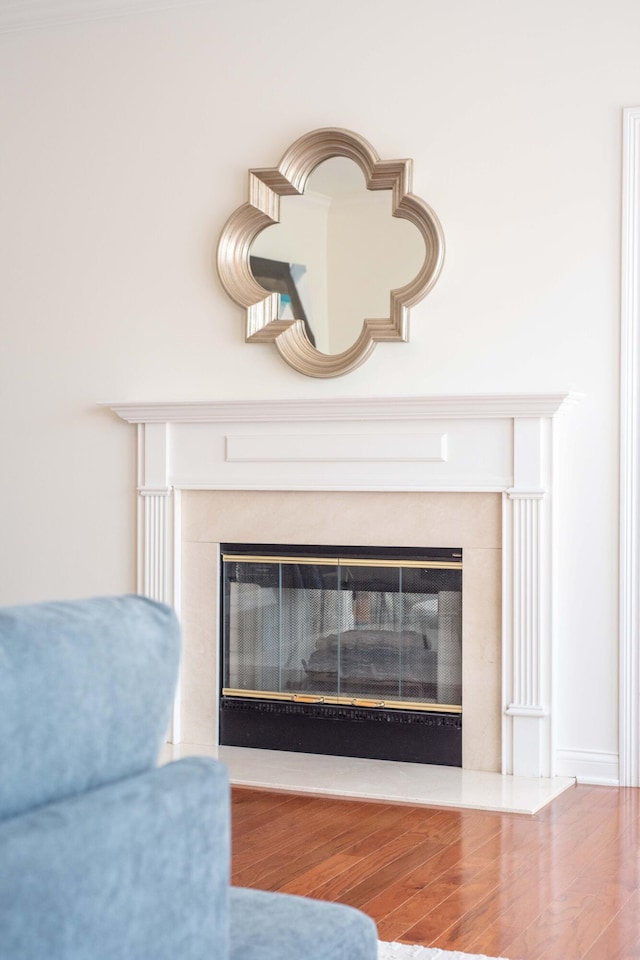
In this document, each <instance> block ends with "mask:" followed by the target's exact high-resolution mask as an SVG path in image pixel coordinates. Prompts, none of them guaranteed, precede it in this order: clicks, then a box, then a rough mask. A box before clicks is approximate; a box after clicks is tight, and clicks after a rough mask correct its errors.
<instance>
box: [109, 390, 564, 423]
mask: <svg viewBox="0 0 640 960" xmlns="http://www.w3.org/2000/svg"><path fill="white" fill-rule="evenodd" d="M580 399H582V394H578V393H571V392H557V393H519V394H454V395H449V396H426V397H345V398H342V397H331V398H323V399H298V400H296V399H291V400H178V401H163V400H159V401H150V402H124V403H105V404H101V406H106V407H109V409H111V410H113V412H114V413H116V414H117V415H118V416H119V417H121V418H122V419H123V420H126V421H127V422H128V423H220V422H226V423H242V422H254V423H265V422H270V421H271V422H276V421H287V422H304V421H319V420H325V421H326V420H329V421H341V420H343V421H344V420H378V421H380V420H436V419H447V420H449V419H456V420H457V419H467V420H484V419H496V418H500V419H503V418H513V417H536V418H537V417H553V416H555V415H556V414H558V413H559V412H560V410H561V409H562V408H563V407H565V406H567V405H569V404H573V403H576V402H578V401H579V400H580Z"/></svg>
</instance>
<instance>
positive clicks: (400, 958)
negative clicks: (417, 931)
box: [378, 940, 497, 960]
mask: <svg viewBox="0 0 640 960" xmlns="http://www.w3.org/2000/svg"><path fill="white" fill-rule="evenodd" d="M378 960H497V958H496V957H485V955H484V954H480V953H460V952H459V951H457V950H454V951H453V952H451V951H450V950H439V949H438V948H437V947H418V946H415V945H411V944H408V943H383V942H382V941H381V940H379V941H378Z"/></svg>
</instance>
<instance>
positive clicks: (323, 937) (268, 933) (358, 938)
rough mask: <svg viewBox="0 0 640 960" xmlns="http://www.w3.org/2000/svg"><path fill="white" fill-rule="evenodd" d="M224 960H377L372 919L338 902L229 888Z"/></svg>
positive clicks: (376, 943) (374, 927)
mask: <svg viewBox="0 0 640 960" xmlns="http://www.w3.org/2000/svg"><path fill="white" fill-rule="evenodd" d="M229 917H230V935H231V945H230V949H229V960H247V958H249V957H250V958H251V960H376V957H377V950H378V940H377V931H376V925H375V923H374V922H373V920H372V919H371V918H370V917H368V916H366V914H364V913H361V912H360V911H359V910H354V909H353V907H345V906H343V905H342V904H339V903H324V902H322V901H320V900H309V899H307V898H306V897H293V896H289V895H288V894H284V893H265V892H264V891H262V890H247V889H243V888H240V887H232V888H231V895H230V900H229Z"/></svg>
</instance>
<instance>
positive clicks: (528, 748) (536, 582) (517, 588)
mask: <svg viewBox="0 0 640 960" xmlns="http://www.w3.org/2000/svg"><path fill="white" fill-rule="evenodd" d="M573 400H574V398H573V397H572V395H570V394H566V393H562V394H561V393H557V394H522V395H508V396H498V395H494V396H491V395H487V396H462V395H460V396H448V397H391V398H371V399H348V398H331V399H318V400H314V399H303V400H295V401H294V400H261V401H203V402H178V403H173V402H166V403H165V402H156V403H119V404H111V405H110V406H111V408H112V410H114V411H115V412H116V413H117V414H118V415H119V416H120V417H122V418H123V419H125V420H127V421H128V422H129V423H135V424H137V425H138V474H137V490H138V494H139V506H140V510H139V525H138V550H139V567H138V590H139V592H141V593H143V594H146V595H148V596H151V597H154V598H156V599H158V600H162V601H165V602H168V603H173V604H174V605H175V606H176V607H177V609H178V610H179V612H180V615H181V619H182V625H183V633H184V637H185V648H184V655H183V664H182V675H181V680H180V685H179V689H178V693H177V697H176V703H175V709H174V716H173V726H172V733H171V737H172V740H173V742H175V743H180V742H187V743H193V744H205V745H208V744H212V745H215V744H216V743H218V742H219V731H218V719H219V716H218V691H219V689H220V686H221V684H220V678H219V670H220V664H219V658H218V649H219V646H218V624H219V620H218V613H216V611H218V612H219V608H218V604H219V602H220V598H219V595H218V588H217V584H218V583H219V562H220V561H219V545H220V543H224V542H227V543H228V542H235V543H239V542H249V543H250V542H260V543H265V544H267V543H277V542H287V543H294V542H302V543H307V544H325V545H326V544H329V543H332V542H333V543H335V542H339V543H341V542H347V543H356V544H365V545H366V544H376V543H382V544H402V545H406V546H417V547H421V546H423V545H424V544H425V543H429V542H430V543H441V544H442V543H444V544H459V545H460V546H461V548H462V551H463V554H464V579H465V592H464V609H463V617H462V622H463V650H464V657H463V665H462V699H463V704H464V726H463V731H462V741H463V743H462V766H463V768H465V769H469V770H501V771H502V772H503V773H505V774H516V775H520V776H528V777H550V776H553V775H554V774H555V772H556V770H555V767H556V749H557V748H556V740H555V702H556V696H557V691H556V690H555V687H554V677H555V674H554V670H553V664H554V658H555V655H556V649H557V646H558V638H557V629H558V624H557V622H556V618H555V615H554V589H553V584H554V578H553V576H552V568H553V566H554V564H561V563H562V562H563V550H562V544H561V543H560V541H559V527H558V523H557V522H556V517H557V510H556V502H557V501H556V497H557V485H556V479H557V477H558V476H559V475H561V472H562V451H563V445H562V444H559V445H556V443H555V439H554V438H555V436H556V435H557V427H556V425H557V424H558V421H559V420H560V419H562V418H560V417H559V416H558V414H559V413H560V412H561V410H563V409H564V408H566V406H567V405H568V404H569V403H571V402H572V401H573ZM558 454H560V456H558ZM227 498H229V501H233V502H234V504H235V505H234V506H233V507H232V508H231V503H230V502H229V503H228V502H227ZM331 498H338V501H339V502H338V503H336V502H334V501H332V502H331V504H329V503H328V501H329V500H330V499H331ZM350 498H356V499H357V501H358V502H359V503H362V502H366V507H364V508H361V507H356V506H354V505H352V501H351V499H350ZM378 498H382V499H378ZM301 501H303V502H301ZM408 501H411V504H410V508H409V504H408ZM276 506H277V509H276ZM359 511H360V512H359ZM362 511H364V512H362ZM416 511H417V512H416ZM276 514H277V515H276ZM482 515H486V516H489V515H491V522H490V523H489V525H488V528H487V530H488V535H487V536H486V537H485V536H484V535H482V536H479V534H478V531H477V528H476V527H475V526H474V524H475V522H476V520H477V519H478V517H479V518H480V519H482ZM372 517H373V518H375V521H376V523H375V527H374V526H373V525H372V523H371V518H372ZM336 518H337V519H336ZM408 518H409V519H408ZM352 519H353V523H352ZM258 521H259V523H260V524H262V526H261V527H260V529H259V533H256V530H257V529H258V527H259V524H258ZM467 521H469V522H467ZM481 526H482V525H481ZM336 527H337V528H338V529H337V530H336ZM291 528H295V529H291ZM301 529H302V531H303V536H302V537H300V530H301ZM290 530H291V532H289V531H290ZM560 530H561V528H560ZM432 534H435V535H432ZM212 611H213V615H212ZM292 706H295V704H293V705H292Z"/></svg>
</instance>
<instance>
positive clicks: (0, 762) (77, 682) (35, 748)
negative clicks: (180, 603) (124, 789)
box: [0, 596, 180, 819]
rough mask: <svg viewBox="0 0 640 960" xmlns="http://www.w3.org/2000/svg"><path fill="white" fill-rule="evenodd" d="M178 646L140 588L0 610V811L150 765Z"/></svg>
mask: <svg viewBox="0 0 640 960" xmlns="http://www.w3.org/2000/svg"><path fill="white" fill-rule="evenodd" d="M179 650H180V635H179V628H178V623H177V618H176V616H175V613H174V612H173V611H172V610H171V609H170V608H169V607H166V606H162V605H160V604H157V603H153V602H152V601H149V600H146V599H145V598H143V597H138V596H129V597H105V598H102V597H101V598H96V599H91V600H79V601H69V602H58V603H43V604H33V605H30V606H22V607H9V608H5V609H3V610H0V819H1V818H2V817H6V816H11V815H13V814H16V813H19V812H20V811H21V810H26V809H29V808H31V807H35V806H37V805H39V804H43V803H49V802H51V801H55V800H59V799H61V798H63V797H66V796H70V795H72V794H75V793H80V792H82V791H84V790H89V789H92V788H94V787H97V786H99V785H100V784H103V783H108V782H110V781H112V780H118V779H121V778H122V777H128V776H131V775H132V774H134V773H139V772H141V771H143V770H148V769H150V768H151V767H152V766H153V765H154V764H155V762H156V760H157V757H158V751H159V749H160V746H161V743H162V740H163V737H164V736H165V735H166V731H167V726H168V722H169V716H170V709H171V701H172V696H173V690H174V686H175V682H176V675H177V670H178V661H179Z"/></svg>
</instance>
